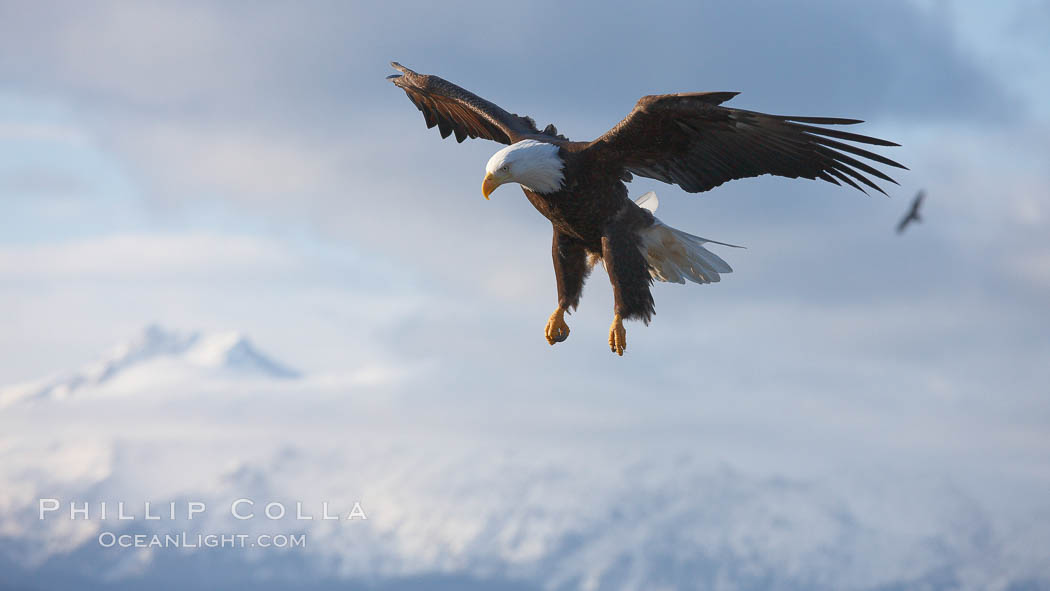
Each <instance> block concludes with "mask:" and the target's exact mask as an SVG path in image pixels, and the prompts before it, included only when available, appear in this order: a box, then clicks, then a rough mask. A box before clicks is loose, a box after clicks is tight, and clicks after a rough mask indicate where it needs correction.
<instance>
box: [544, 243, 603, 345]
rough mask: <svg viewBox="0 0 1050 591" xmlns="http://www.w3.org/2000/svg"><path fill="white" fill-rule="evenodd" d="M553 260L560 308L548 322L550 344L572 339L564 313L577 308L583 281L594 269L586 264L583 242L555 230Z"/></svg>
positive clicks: (547, 335) (545, 334)
mask: <svg viewBox="0 0 1050 591" xmlns="http://www.w3.org/2000/svg"><path fill="white" fill-rule="evenodd" d="M551 250H552V255H553V258H554V277H555V279H556V280H557V282H558V309H557V310H555V311H554V313H553V314H551V317H550V319H549V320H547V328H546V330H545V331H544V336H546V337H547V342H548V343H550V344H551V345H553V344H555V343H560V342H562V341H564V340H565V339H567V338H569V325H568V324H566V323H565V313H566V312H568V311H569V310H572V309H575V308H576V306H577V305H579V303H580V295H581V294H583V282H584V280H586V279H587V274H588V273H589V272H590V270H591V267H590V265H589V264H588V263H587V249H585V248H584V246H583V243H582V242H581V241H580V240H579V239H577V238H574V237H572V236H569V235H567V234H562V233H561V232H559V231H558V230H557V229H555V230H554V243H553V245H552V249H551Z"/></svg>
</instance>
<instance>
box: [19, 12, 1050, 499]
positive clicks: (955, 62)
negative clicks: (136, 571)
mask: <svg viewBox="0 0 1050 591" xmlns="http://www.w3.org/2000/svg"><path fill="white" fill-rule="evenodd" d="M0 23H3V24H2V25H0V28H2V31H3V34H2V35H0V203H2V204H3V215H0V285H2V286H3V289H0V309H2V310H4V313H2V314H0V384H10V383H15V382H20V381H23V380H27V379H32V378H36V377H39V376H41V375H46V374H49V373H52V372H55V371H59V370H62V369H65V368H69V367H75V366H77V365H79V364H80V363H82V362H83V361H85V360H88V359H91V358H93V357H95V356H97V354H98V352H99V351H100V350H104V349H105V348H106V347H108V346H109V345H111V344H112V343H114V342H118V341H120V340H122V339H125V338H127V337H128V336H129V335H131V334H134V333H135V332H137V331H138V330H139V329H140V328H141V327H142V326H145V325H147V324H150V323H152V322H161V323H163V324H165V325H168V326H174V327H177V328H183V329H205V330H211V329H236V330H239V331H243V332H244V333H246V334H249V335H251V336H252V338H253V339H254V340H255V341H256V342H257V343H260V344H262V345H263V346H264V347H265V348H266V349H267V350H268V351H270V352H271V353H273V355H274V356H275V357H276V358H278V359H280V360H282V361H283V362H286V363H288V364H291V365H293V366H295V367H297V368H300V369H302V370H304V371H305V372H308V373H309V372H325V371H333V370H340V369H346V368H348V367H360V366H369V365H370V364H371V365H374V366H376V367H383V368H388V369H389V371H391V372H394V373H397V372H398V371H404V372H406V373H411V374H412V375H413V376H416V377H417V378H418V377H419V372H423V373H424V378H423V379H422V381H419V382H414V383H415V384H417V385H416V386H414V388H417V390H414V391H413V392H411V393H410V395H411V396H412V397H413V400H414V401H415V403H417V404H419V405H422V406H424V407H426V408H428V409H431V410H433V411H434V412H436V413H439V414H440V413H442V412H445V413H450V414H454V412H455V409H461V408H466V407H467V406H469V407H470V408H472V409H481V410H479V411H477V412H478V413H479V416H486V413H487V412H488V411H492V413H491V414H493V415H496V414H498V415H500V416H504V417H509V416H513V413H514V412H515V411H516V410H518V409H528V408H535V406H536V405H537V404H548V403H549V404H551V406H550V407H549V408H551V409H557V410H551V411H550V413H549V415H542V413H541V415H540V416H539V418H538V420H550V421H558V420H563V419H564V420H566V421H568V420H569V419H567V418H565V417H571V416H576V415H573V414H572V413H574V412H575V413H581V415H582V414H585V413H590V412H595V413H598V412H600V413H605V414H602V416H604V417H606V418H608V419H609V421H612V423H615V424H620V423H616V421H617V420H621V419H622V418H623V417H626V416H634V417H642V419H640V423H637V424H635V425H634V427H632V428H637V429H641V430H644V429H647V428H648V429H664V428H667V429H672V430H673V429H675V428H680V429H682V431H683V432H684V431H695V430H697V429H699V430H706V432H705V435H704V437H705V438H706V439H704V440H703V441H704V442H705V444H711V445H714V446H716V447H717V446H718V445H729V444H728V443H727V442H728V441H729V440H728V439H726V440H720V439H719V438H718V435H717V434H718V433H720V432H722V431H719V429H720V428H721V429H724V430H725V431H727V432H728V431H734V432H735V433H737V434H738V436H739V434H741V433H744V434H748V436H749V437H753V438H757V440H760V441H764V442H765V443H766V444H768V446H769V447H771V448H772V447H782V448H784V449H788V448H790V449H794V450H796V451H797V453H798V455H799V456H805V455H807V454H811V453H818V454H819V451H814V450H820V449H828V448H831V447H834V446H836V445H837V443H838V442H840V441H841V440H843V438H845V439H851V440H855V441H864V442H867V443H865V445H869V448H865V449H870V450H873V451H872V453H873V454H874V455H879V457H880V458H881V459H882V461H885V462H887V463H890V464H896V463H907V462H912V463H913V465H914V469H915V470H916V471H922V470H923V469H925V468H926V467H927V466H928V465H933V464H935V463H936V464H937V465H938V466H942V467H943V466H948V467H947V468H945V469H946V470H948V471H949V472H950V473H951V474H952V475H954V476H955V477H958V478H959V479H961V480H966V479H971V480H973V481H974V482H973V485H974V487H975V490H977V489H980V490H985V489H991V488H994V487H992V486H990V485H989V484H988V482H989V480H990V479H995V478H1002V477H1006V476H1005V475H1009V477H1010V478H1012V479H1014V480H1012V481H1011V482H1017V483H1020V484H1019V485H1018V486H1022V487H1023V488H1022V490H1023V491H1024V492H1022V493H1020V494H1019V495H1018V496H1020V497H1022V499H1023V500H1024V502H1023V503H1020V504H1019V505H1018V504H1016V503H1015V502H1014V501H1015V500H1016V499H1014V498H1013V497H1010V498H1009V499H1007V498H1004V497H1003V495H999V494H998V493H996V492H995V491H988V490H985V493H981V494H985V496H984V497H982V499H983V500H984V501H985V502H987V503H990V504H995V503H999V504H1001V505H1003V506H1012V507H1022V509H1019V510H1020V511H1025V510H1028V509H1029V508H1031V507H1033V506H1035V505H1038V504H1039V503H1040V501H1038V499H1039V498H1040V495H1039V494H1038V491H1040V490H1045V488H1044V487H1046V486H1048V485H1050V471H1048V470H1047V469H1046V465H1047V460H1048V459H1050V437H1048V436H1047V435H1046V434H1047V433H1048V429H1047V427H1048V426H1050V400H1048V395H1050V391H1048V388H1047V386H1046V384H1047V383H1050V363H1048V359H1050V314H1048V312H1047V301H1050V199H1048V193H1050V167H1048V166H1047V164H1046V163H1047V162H1050V141H1048V140H1047V138H1048V137H1050V106H1048V103H1047V101H1046V96H1047V94H1048V93H1050V72H1048V70H1047V69H1046V67H1045V61H1046V58H1047V56H1048V55H1050V34H1048V31H1050V2H1046V1H1041V0H1019V1H1017V2H1012V3H1006V4H995V5H994V6H993V5H991V4H989V3H985V2H949V1H923V0H912V1H908V0H888V1H885V2H878V3H870V2H838V1H830V0H826V1H825V0H819V1H814V2H806V3H787V2H733V3H728V2H727V3H714V2H651V3H617V2H587V3H576V4H572V5H566V4H565V3H560V2H530V3H516V4H501V3H481V4H475V3H469V2H453V3H448V2H445V3H433V2H418V3H395V2H391V3H387V4H386V5H384V6H377V5H373V4H372V3H359V4H355V3H349V2H311V3H298V4H296V5H295V6H294V7H293V6H292V5H289V4H284V3H256V2H244V3H238V2H225V3H202V2H179V3H156V2H135V3H124V2H112V3H110V2H101V1H100V2H89V3H70V2H34V3H26V2H0ZM391 60H397V61H400V62H401V63H403V64H405V65H406V66H409V67H411V68H413V69H415V70H417V71H419V72H423V73H434V74H438V75H440V76H442V77H445V78H447V79H449V80H451V81H453V82H456V83H458V84H460V85H461V86H464V87H465V88H467V89H470V90H472V91H474V92H476V93H478V94H479V95H481V96H483V97H485V98H487V99H489V100H491V101H493V102H495V103H497V104H499V105H501V106H503V107H505V108H507V109H508V110H510V111H513V112H518V113H523V114H529V115H531V116H533V117H534V118H535V119H536V120H537V122H539V123H540V125H544V124H546V123H548V122H553V123H555V124H556V125H557V126H558V128H559V130H560V131H561V132H562V133H565V134H566V135H568V136H569V137H571V138H573V139H588V138H592V137H595V136H597V135H599V134H601V133H603V132H604V131H605V130H606V129H608V128H609V127H611V126H612V125H614V124H615V123H616V122H617V121H619V120H620V118H622V117H623V116H624V115H625V114H626V113H627V112H629V110H630V109H631V108H632V106H633V104H634V102H635V101H636V100H637V99H638V98H639V97H640V96H642V95H644V94H650V93H656V92H679V91H695V90H734V91H740V92H741V93H742V94H741V95H740V96H738V97H737V98H736V99H734V100H733V103H732V105H733V106H739V107H742V108H747V109H752V110H759V111H767V112H773V113H781V114H796V115H814V116H841V117H853V118H860V119H864V120H866V121H867V123H865V124H864V125H862V126H860V127H859V128H858V129H857V130H858V131H859V132H860V133H865V134H868V135H873V136H876V137H882V138H888V139H891V140H894V141H897V142H898V143H900V144H901V145H902V147H900V148H892V149H885V150H882V152H883V153H885V154H886V155H888V156H889V157H891V158H893V159H895V160H897V161H899V162H902V163H904V164H906V165H907V166H908V167H909V168H910V171H901V172H899V174H896V175H895V176H896V178H897V179H898V180H899V182H900V186H899V187H897V186H893V187H891V188H888V192H889V193H890V198H885V197H882V196H881V195H879V196H870V197H869V196H865V195H863V194H860V193H858V192H856V191H852V190H846V189H843V188H839V187H834V186H831V185H828V184H825V183H815V182H804V181H792V180H788V179H773V178H768V177H767V178H761V179H749V180H744V181H736V182H733V183H731V184H728V185H725V186H723V187H720V188H718V189H716V190H714V191H712V192H710V193H707V194H702V195H689V194H686V193H684V192H682V191H680V190H678V189H677V188H676V187H671V186H665V185H660V184H658V183H656V182H653V181H646V180H639V181H636V182H635V183H633V184H632V185H631V186H630V192H631V194H632V195H633V196H637V195H640V194H641V193H643V192H645V191H648V190H655V191H656V192H657V193H658V195H659V196H660V199H661V210H660V215H661V218H662V219H664V220H665V221H667V222H668V223H670V224H672V225H674V226H676V227H679V228H682V229H684V230H686V231H689V232H692V233H695V234H699V235H702V236H706V237H709V238H711V239H714V240H720V241H725V242H730V243H734V244H743V245H746V246H747V250H733V249H722V250H718V253H719V254H720V255H721V256H723V257H724V258H725V259H726V260H727V261H729V262H730V264H731V265H732V266H733V267H734V269H735V271H734V273H732V274H731V275H728V276H725V277H724V278H723V281H722V283H720V284H717V285H708V286H696V285H689V286H684V287H683V286H678V285H666V284H665V285H656V286H655V287H654V296H655V298H656V303H657V314H656V316H655V318H654V322H653V323H652V325H650V326H649V327H643V326H641V325H640V324H628V326H627V332H628V339H629V348H628V351H627V354H626V356H625V357H623V358H622V359H621V358H616V357H615V356H613V355H611V354H610V353H609V351H608V348H607V346H606V344H605V342H606V338H607V330H608V323H609V320H610V316H611V293H610V289H609V287H608V283H607V281H606V279H605V277H604V274H603V273H602V272H601V271H597V272H596V273H595V274H594V275H592V277H591V279H590V282H589V284H588V288H587V290H586V292H585V296H584V299H583V303H582V306H581V309H580V310H579V311H578V312H577V313H576V314H574V315H572V316H571V317H569V318H568V322H569V324H570V326H571V327H572V330H573V332H572V336H571V337H570V339H569V340H568V341H567V342H565V343H562V344H559V345H557V346H556V347H554V348H551V347H549V346H548V345H547V344H546V342H545V341H544V338H543V327H544V324H545V322H546V319H547V317H548V315H549V314H550V312H551V311H552V310H553V308H554V305H555V287H554V278H553V275H552V271H551V264H550V248H549V243H550V227H549V224H548V223H547V222H546V220H544V219H543V218H542V217H541V216H539V215H538V214H537V213H536V212H535V211H534V210H533V209H532V208H531V206H530V205H529V204H528V203H527V201H526V200H525V199H524V198H523V196H522V195H521V194H520V192H519V191H518V190H517V189H516V188H511V187H504V188H502V189H501V190H499V191H498V192H496V193H495V194H494V195H493V200H492V201H491V202H485V201H484V200H483V199H482V198H481V195H480V182H481V177H482V176H483V169H484V163H485V162H486V160H487V159H488V157H489V156H490V155H491V154H492V153H493V152H494V151H495V150H496V149H497V148H498V147H499V146H498V145H497V144H494V143H491V142H484V141H480V140H475V141H468V142H465V143H463V144H456V143H455V142H454V141H451V140H448V141H443V140H441V138H440V136H439V135H438V133H437V132H436V131H434V130H427V129H426V128H425V126H424V124H423V120H422V117H421V115H420V114H419V113H418V112H417V111H416V110H415V109H414V108H413V107H412V105H411V104H410V103H409V102H408V101H407V100H406V99H405V97H404V95H403V93H402V92H400V91H399V90H398V89H396V88H395V87H393V86H392V85H391V84H390V83H389V82H387V81H386V80H384V77H385V76H386V75H388V74H389V73H391V72H392V70H390V68H389V66H388V63H389V62H390V61H391ZM919 189H925V190H926V191H927V194H928V198H927V200H926V203H925V207H924V212H923V213H924V217H925V221H924V223H923V224H921V225H917V226H913V227H912V228H911V229H909V231H908V232H907V233H906V234H904V235H903V236H897V235H895V234H894V233H893V228H894V226H895V224H896V222H897V220H898V219H899V217H900V216H901V215H902V214H903V213H904V212H905V211H906V209H907V207H908V205H909V203H910V200H911V198H912V196H913V195H914V194H915V193H916V192H917V191H918V190H919ZM715 248H717V247H715ZM422 384H425V386H424V385H422ZM555 403H556V405H555ZM598 409H600V411H599V410H598ZM789 416H790V417H793V419H792V421H790V422H788V421H787V420H786V419H785V417H789ZM646 417H650V418H649V419H647V418H646ZM653 417H661V418H659V419H657V418H653ZM682 417H690V419H689V420H686V419H683V418H682ZM650 419H651V420H650ZM506 420H507V421H508V423H513V420H512V419H506ZM678 420H681V425H679V426H678V427H675V426H674V425H678V423H675V421H678ZM647 421H648V422H647ZM782 421H784V422H782ZM807 422H813V423H820V424H822V425H824V426H825V428H824V430H823V431H821V433H822V435H820V436H813V435H811V434H806V433H805V432H804V430H805V427H804V425H805V424H807ZM829 425H830V426H829ZM697 441H698V442H699V441H700V440H697ZM876 452H877V454H876ZM975 494H978V493H975Z"/></svg>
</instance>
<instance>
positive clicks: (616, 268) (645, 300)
mask: <svg viewBox="0 0 1050 591" xmlns="http://www.w3.org/2000/svg"><path fill="white" fill-rule="evenodd" d="M637 223H638V220H624V219H622V218H619V219H617V220H614V221H613V222H612V223H611V224H609V226H608V227H606V229H605V232H604V235H603V236H602V261H603V262H604V263H605V270H606V271H608V272H609V281H610V282H611V283H612V287H613V299H614V300H615V308H614V310H613V311H614V315H613V322H612V326H611V327H609V349H611V350H612V352H613V353H616V354H617V355H621V356H622V355H623V352H624V349H626V348H627V331H626V330H624V328H623V321H624V320H631V319H633V318H639V319H641V320H642V321H643V322H645V323H646V324H649V319H650V318H651V317H652V315H653V312H654V311H655V308H654V305H653V295H652V293H650V292H649V286H650V285H651V284H652V282H653V279H652V277H651V276H650V275H649V263H648V262H646V260H645V255H643V254H642V251H641V249H640V248H639V246H638V235H637V233H636V228H635V225H636V224H637ZM642 223H644V221H643V222H642ZM650 223H651V222H650Z"/></svg>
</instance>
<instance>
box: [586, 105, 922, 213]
mask: <svg viewBox="0 0 1050 591" xmlns="http://www.w3.org/2000/svg"><path fill="white" fill-rule="evenodd" d="M736 95H737V93H735V92H697V93H683V94H663V95H652V96H645V97H642V98H641V100H639V101H638V104H637V105H635V107H634V110H633V111H631V113H630V114H629V115H628V116H627V117H626V118H625V119H624V120H623V121H621V122H620V123H619V124H618V125H616V127H614V128H612V129H610V130H609V131H608V132H607V133H606V134H605V135H603V136H601V137H600V138H598V139H596V140H594V141H593V142H591V144H590V145H588V146H587V148H586V149H585V151H594V152H595V153H600V155H601V157H602V158H604V159H608V160H610V161H613V162H618V163H619V164H621V165H622V166H623V167H624V169H626V170H627V171H628V172H630V173H633V174H637V175H639V176H644V177H648V178H652V179H656V180H660V181H663V182H665V183H675V184H678V185H679V186H681V187H682V189H684V190H686V191H689V192H690V193H699V192H701V191H707V190H708V189H712V188H714V187H717V186H718V185H721V184H722V183H724V182H726V181H730V180H733V179H740V178H746V177H753V176H759V175H763V174H774V175H777V176H784V177H790V178H798V177H803V178H807V179H822V180H825V181H828V182H829V183H834V184H836V185H838V184H840V183H839V181H842V182H844V183H846V184H848V185H850V186H852V187H855V188H857V189H859V190H860V191H864V189H863V188H861V187H860V185H858V184H857V182H860V183H862V184H864V185H867V186H868V187H871V188H873V189H875V190H876V191H879V192H880V193H883V194H885V191H883V190H882V189H881V188H879V186H878V185H876V184H875V183H874V182H872V181H871V180H870V179H869V178H868V177H867V176H865V173H866V174H868V175H871V176H873V177H876V178H878V179H882V180H884V181H889V182H891V183H894V184H896V181H894V180H893V179H892V178H890V177H889V176H887V175H886V174H884V173H883V172H881V171H879V170H877V169H875V168H874V167H872V166H871V165H869V164H867V163H865V162H861V161H860V160H857V159H856V158H853V157H851V156H850V155H849V154H853V155H856V156H860V157H862V158H867V159H868V160H872V161H875V162H878V163H881V164H885V165H887V166H894V167H897V168H905V167H904V166H902V165H901V164H898V163H897V162H894V161H893V160H890V159H889V158H886V157H884V156H880V155H878V154H875V153H872V152H869V151H867V150H863V149H861V148H858V147H856V146H853V145H850V144H846V143H843V142H840V141H836V139H832V138H837V139H839V140H846V141H850V142H856V143H862V144H874V145H877V146H896V145H897V144H895V143H893V142H888V141H886V140H880V139H876V138H872V137H867V136H863V135H857V134H855V133H847V132H844V131H839V130H836V129H828V128H824V127H817V125H848V124H853V123H861V121H859V120H856V119H838V118H831V117H787V116H780V115H767V114H764V113H756V112H753V111H743V110H740V109H732V108H728V107H722V106H719V105H721V103H723V102H725V101H727V100H729V99H731V98H733V97H734V96H736ZM844 152H847V153H848V154H847V153H844ZM855 181H857V182H855Z"/></svg>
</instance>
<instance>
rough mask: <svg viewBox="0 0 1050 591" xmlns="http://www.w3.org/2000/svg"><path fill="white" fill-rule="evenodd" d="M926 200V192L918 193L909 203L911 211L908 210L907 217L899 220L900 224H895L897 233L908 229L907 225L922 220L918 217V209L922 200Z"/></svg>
mask: <svg viewBox="0 0 1050 591" xmlns="http://www.w3.org/2000/svg"><path fill="white" fill-rule="evenodd" d="M925 198H926V191H919V193H918V195H916V196H915V199H914V200H913V201H912V202H911V209H909V210H908V215H906V216H904V217H903V218H901V222H900V223H899V224H897V233H898V234H900V233H902V232H904V228H907V227H908V224H910V223H912V222H921V221H922V218H921V217H919V207H920V206H921V205H922V200H923V199H925Z"/></svg>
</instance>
